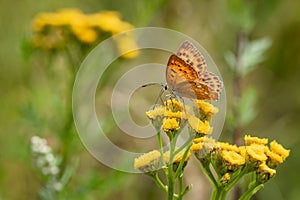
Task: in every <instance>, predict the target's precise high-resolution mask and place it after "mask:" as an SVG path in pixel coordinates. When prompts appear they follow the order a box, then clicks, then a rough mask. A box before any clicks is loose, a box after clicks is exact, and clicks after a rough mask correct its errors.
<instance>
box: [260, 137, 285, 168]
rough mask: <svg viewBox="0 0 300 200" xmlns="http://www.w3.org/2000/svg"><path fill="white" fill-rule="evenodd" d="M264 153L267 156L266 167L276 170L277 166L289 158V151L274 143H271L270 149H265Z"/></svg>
mask: <svg viewBox="0 0 300 200" xmlns="http://www.w3.org/2000/svg"><path fill="white" fill-rule="evenodd" d="M265 153H266V155H267V156H268V160H267V161H266V163H267V165H268V166H269V167H272V168H276V167H277V165H278V164H281V163H283V161H284V160H285V159H286V158H287V157H288V156H289V153H290V150H287V149H285V148H284V147H283V146H282V145H280V144H278V143H277V142H276V141H272V142H271V144H270V149H269V148H268V147H265Z"/></svg>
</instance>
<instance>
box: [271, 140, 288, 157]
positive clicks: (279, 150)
mask: <svg viewBox="0 0 300 200" xmlns="http://www.w3.org/2000/svg"><path fill="white" fill-rule="evenodd" d="M270 149H271V151H272V152H274V153H276V154H278V155H280V156H281V158H282V160H283V161H284V160H285V159H286V158H287V157H288V156H289V155H290V151H291V150H288V149H285V148H284V147H283V146H282V145H281V144H278V143H277V142H276V141H275V140H274V141H272V142H271V143H270Z"/></svg>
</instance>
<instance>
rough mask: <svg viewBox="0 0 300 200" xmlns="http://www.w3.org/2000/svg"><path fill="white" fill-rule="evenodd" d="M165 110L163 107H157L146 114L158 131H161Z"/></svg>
mask: <svg viewBox="0 0 300 200" xmlns="http://www.w3.org/2000/svg"><path fill="white" fill-rule="evenodd" d="M164 114H165V110H164V108H163V106H155V107H154V109H152V110H149V111H147V112H146V115H147V117H148V118H149V119H150V120H151V122H152V124H153V126H154V128H155V129H156V131H159V130H160V128H161V126H162V124H163V119H164Z"/></svg>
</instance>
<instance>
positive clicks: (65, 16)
mask: <svg viewBox="0 0 300 200" xmlns="http://www.w3.org/2000/svg"><path fill="white" fill-rule="evenodd" d="M132 28H133V25H131V24H130V23H128V22H126V21H122V20H121V18H120V15H119V13H117V12H113V11H103V12H98V13H94V14H84V13H82V12H81V11H80V10H78V9H74V8H69V9H62V10H59V11H58V12H54V13H40V14H38V15H37V16H36V17H35V18H34V19H33V21H32V29H33V31H34V33H35V34H34V37H33V39H32V43H33V46H34V47H36V48H43V49H49V50H51V49H58V48H62V47H63V46H64V45H65V44H66V43H67V42H70V41H72V40H75V41H77V42H78V43H80V44H82V45H95V44H96V43H97V42H99V39H105V37H107V36H109V35H114V34H118V33H121V32H123V31H127V30H130V29H132ZM116 40H117V41H116V42H117V45H118V48H119V51H120V52H121V53H122V54H123V53H124V57H126V58H132V57H135V56H137V54H138V51H133V52H130V53H127V51H129V50H130V49H135V48H136V43H135V41H134V40H133V37H132V36H131V35H128V34H127V35H126V36H124V37H118V38H117V39H116Z"/></svg>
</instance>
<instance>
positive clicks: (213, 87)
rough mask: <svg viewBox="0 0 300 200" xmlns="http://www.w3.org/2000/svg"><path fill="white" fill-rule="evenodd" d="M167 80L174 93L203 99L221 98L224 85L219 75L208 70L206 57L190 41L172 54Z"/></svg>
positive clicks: (167, 70)
mask: <svg viewBox="0 0 300 200" xmlns="http://www.w3.org/2000/svg"><path fill="white" fill-rule="evenodd" d="M166 81H167V85H168V89H169V90H170V91H171V92H172V93H174V94H177V95H180V96H182V97H186V98H192V99H201V100H205V99H207V100H217V99H219V95H220V92H221V89H222V86H223V84H222V81H221V80H220V79H219V77H218V76H216V75H215V74H213V73H212V72H208V71H207V70H206V63H205V60H204V57H203V56H202V55H201V53H200V52H199V51H198V50H197V49H196V48H195V47H194V46H193V45H192V44H191V43H190V42H189V41H185V42H184V43H183V44H182V45H181V46H180V47H179V49H178V51H177V54H176V55H175V54H173V55H171V56H170V58H169V61H168V65H167V69H166Z"/></svg>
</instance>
